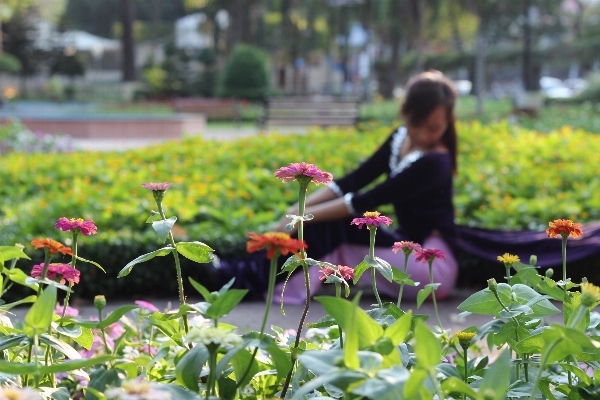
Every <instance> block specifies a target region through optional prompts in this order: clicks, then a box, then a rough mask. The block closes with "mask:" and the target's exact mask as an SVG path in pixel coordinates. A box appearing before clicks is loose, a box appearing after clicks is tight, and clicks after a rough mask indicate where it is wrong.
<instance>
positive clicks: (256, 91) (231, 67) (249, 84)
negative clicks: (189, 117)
mask: <svg viewBox="0 0 600 400" xmlns="http://www.w3.org/2000/svg"><path fill="white" fill-rule="evenodd" d="M268 91H269V72H268V69H267V54H266V53H265V52H264V51H263V50H261V49H259V48H257V47H253V46H249V45H245V44H238V45H236V46H235V48H234V49H233V52H232V54H231V57H230V58H229V61H228V62H227V65H226V66H225V69H224V70H223V73H222V74H221V82H220V86H219V95H220V96H221V97H241V98H247V99H259V98H261V97H263V96H266V95H267V94H268Z"/></svg>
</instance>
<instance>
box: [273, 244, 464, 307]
mask: <svg viewBox="0 0 600 400" xmlns="http://www.w3.org/2000/svg"><path fill="white" fill-rule="evenodd" d="M423 248H424V249H438V250H441V251H443V252H444V254H445V255H446V258H445V260H435V261H434V262H433V266H432V271H433V281H434V282H435V283H441V285H440V286H439V287H438V288H437V290H436V292H435V296H436V299H443V298H445V297H447V296H448V295H449V294H450V293H451V292H452V290H453V289H454V285H455V284H456V278H457V276H458V263H457V261H456V259H455V257H454V255H453V254H452V250H451V249H450V247H449V246H448V244H447V243H446V242H445V241H444V240H443V239H442V238H441V237H439V236H430V237H428V238H427V239H425V242H424V243H423ZM367 254H369V247H368V246H363V245H357V244H342V245H341V246H339V247H338V248H337V249H335V250H334V251H332V252H331V253H329V254H327V255H326V256H325V257H322V258H321V260H319V261H325V262H328V263H331V264H334V265H345V266H348V267H352V268H354V267H356V266H357V265H358V264H360V263H361V261H362V260H363V259H364V258H365V256H366V255H367ZM309 256H310V254H309ZM375 256H376V257H379V258H382V259H384V260H385V261H387V262H389V263H390V264H391V265H393V266H394V267H396V268H398V269H399V270H401V271H402V270H403V268H404V253H402V252H401V251H400V252H398V253H394V252H393V251H392V249H391V248H377V247H376V248H375ZM415 257H416V256H415V254H414V253H413V254H411V255H410V256H409V258H408V267H407V270H406V272H407V273H408V274H410V279H412V280H413V281H414V282H415V283H416V282H419V285H418V286H406V285H405V286H404V292H403V293H402V299H403V300H414V299H416V298H417V292H418V291H419V290H420V289H422V288H423V287H424V285H426V284H428V283H429V281H430V278H429V268H428V266H427V263H422V262H417V261H416V260H415ZM319 269H320V267H319V266H316V265H315V266H311V267H309V270H308V271H309V278H310V290H311V296H314V295H318V292H319V289H320V288H321V287H322V285H323V284H324V283H323V281H321V280H320V279H319V276H320V272H319ZM376 279H377V291H378V292H379V294H380V296H383V295H385V296H388V297H391V298H393V299H394V300H395V299H397V298H398V292H399V291H400V285H399V284H398V283H395V282H389V281H388V280H387V279H385V278H384V277H383V276H382V275H381V274H379V272H376ZM349 283H350V293H351V294H350V296H352V295H353V293H356V287H353V286H352V283H351V282H349ZM327 285H329V284H327ZM357 286H359V287H361V288H371V287H372V282H371V273H370V271H366V272H365V273H364V274H363V275H362V276H361V277H360V280H359V281H358V282H357ZM282 289H283V283H280V284H278V285H277V286H276V287H275V296H274V297H273V302H275V303H278V302H279V301H280V298H281V292H282ZM265 297H266V296H265ZM305 301H306V287H305V284H304V274H302V272H300V271H297V272H295V273H294V275H292V277H291V278H290V279H289V281H288V283H287V285H286V286H285V292H284V295H283V303H284V304H304V303H305Z"/></svg>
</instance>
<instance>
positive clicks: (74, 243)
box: [59, 231, 79, 337]
mask: <svg viewBox="0 0 600 400" xmlns="http://www.w3.org/2000/svg"><path fill="white" fill-rule="evenodd" d="M71 232H72V233H73V240H72V243H71V250H72V251H73V257H72V258H71V268H75V264H76V263H77V236H78V235H79V232H75V231H71ZM72 288H73V283H72V282H69V289H72ZM70 298H71V291H70V290H69V291H68V292H67V295H66V296H65V304H64V305H63V310H62V314H61V316H60V317H61V318H64V317H65V314H66V312H67V307H68V306H69V299H70ZM62 325H63V322H62V321H61V323H60V326H62ZM59 337H60V334H59Z"/></svg>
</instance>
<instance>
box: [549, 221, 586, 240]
mask: <svg viewBox="0 0 600 400" xmlns="http://www.w3.org/2000/svg"><path fill="white" fill-rule="evenodd" d="M548 225H549V226H550V228H548V229H546V233H547V234H548V236H550V237H551V238H555V237H559V236H561V237H563V236H564V237H568V236H572V237H573V238H574V239H577V238H578V237H579V236H581V235H583V231H582V230H581V228H580V226H581V224H580V223H579V222H573V221H571V220H570V219H555V220H554V221H552V222H548Z"/></svg>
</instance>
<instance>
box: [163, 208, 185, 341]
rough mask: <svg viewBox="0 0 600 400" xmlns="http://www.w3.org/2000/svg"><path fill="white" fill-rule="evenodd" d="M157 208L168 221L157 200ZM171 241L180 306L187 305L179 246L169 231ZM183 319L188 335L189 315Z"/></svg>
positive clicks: (183, 316)
mask: <svg viewBox="0 0 600 400" xmlns="http://www.w3.org/2000/svg"><path fill="white" fill-rule="evenodd" d="M156 206H157V207H158V212H159V213H160V216H161V218H162V219H163V221H164V220H166V219H167V217H166V216H165V212H164V211H163V207H162V202H161V201H159V200H156ZM169 241H170V242H171V246H172V247H173V249H174V250H173V251H172V253H173V258H174V259H175V270H176V271H177V286H178V288H179V304H180V305H184V304H185V296H184V294H183V278H182V276H181V265H180V264H179V253H177V245H176V244H175V238H173V233H172V232H171V231H169ZM181 318H182V319H183V329H184V330H185V333H186V334H187V333H188V331H189V330H190V328H189V324H188V318H187V314H183V315H182V317H181Z"/></svg>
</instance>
